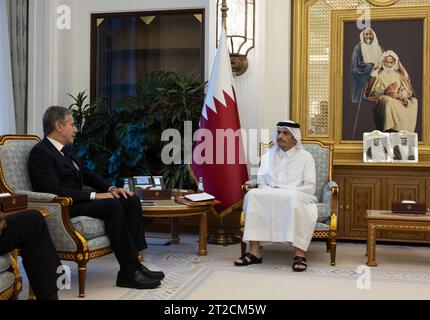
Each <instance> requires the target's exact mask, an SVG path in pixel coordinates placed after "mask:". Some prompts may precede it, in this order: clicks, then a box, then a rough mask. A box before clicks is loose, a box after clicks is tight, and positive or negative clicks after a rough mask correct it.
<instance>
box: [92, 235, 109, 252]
mask: <svg viewBox="0 0 430 320" xmlns="http://www.w3.org/2000/svg"><path fill="white" fill-rule="evenodd" d="M107 247H110V241H109V238H108V237H107V236H102V237H97V238H94V239H91V240H89V241H88V249H90V250H91V251H93V250H97V249H102V248H107Z"/></svg>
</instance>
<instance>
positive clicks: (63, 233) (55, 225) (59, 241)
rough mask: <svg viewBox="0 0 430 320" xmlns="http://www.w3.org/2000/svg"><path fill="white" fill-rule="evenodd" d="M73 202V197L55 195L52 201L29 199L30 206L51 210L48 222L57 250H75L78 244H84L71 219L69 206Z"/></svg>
mask: <svg viewBox="0 0 430 320" xmlns="http://www.w3.org/2000/svg"><path fill="white" fill-rule="evenodd" d="M34 194H37V193H34ZM45 195H49V194H45ZM46 198H48V196H46ZM72 202H73V201H72V199H71V198H63V197H57V196H55V195H54V197H53V198H52V199H51V201H50V202H46V201H29V206H33V207H40V208H44V209H47V210H49V217H48V218H47V219H46V223H47V225H48V229H49V233H50V234H51V238H52V242H53V243H54V246H55V249H56V250H57V251H66V252H70V251H72V252H75V251H76V250H77V248H78V246H81V245H82V244H81V242H82V240H81V239H79V237H78V236H77V235H76V230H75V228H74V227H73V225H72V222H71V221H70V216H69V206H70V205H71V204H72Z"/></svg>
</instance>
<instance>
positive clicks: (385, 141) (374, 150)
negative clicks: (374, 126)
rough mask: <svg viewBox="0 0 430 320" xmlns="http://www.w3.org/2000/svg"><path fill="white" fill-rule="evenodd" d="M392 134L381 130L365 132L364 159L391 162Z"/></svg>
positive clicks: (366, 160) (365, 160)
mask: <svg viewBox="0 0 430 320" xmlns="http://www.w3.org/2000/svg"><path fill="white" fill-rule="evenodd" d="M390 142H391V141H390V134H389V133H382V132H380V131H373V132H365V133H363V161H364V162H391V148H390Z"/></svg>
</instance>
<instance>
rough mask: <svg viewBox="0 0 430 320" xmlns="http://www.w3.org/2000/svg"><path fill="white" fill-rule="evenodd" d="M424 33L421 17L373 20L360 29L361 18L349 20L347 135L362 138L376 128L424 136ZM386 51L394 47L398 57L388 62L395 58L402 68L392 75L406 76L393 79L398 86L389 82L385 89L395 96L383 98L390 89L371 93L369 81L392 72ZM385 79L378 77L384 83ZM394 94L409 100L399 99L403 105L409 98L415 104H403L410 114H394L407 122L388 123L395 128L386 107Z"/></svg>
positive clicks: (344, 78) (344, 109)
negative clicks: (384, 103)
mask: <svg viewBox="0 0 430 320" xmlns="http://www.w3.org/2000/svg"><path fill="white" fill-rule="evenodd" d="M423 32H424V28H423V21H422V20H419V19H416V20H413V19H412V20H406V19H405V20H395V21H394V20H386V19H384V20H383V21H379V20H378V21H371V25H369V26H366V27H363V28H362V29H358V27H357V23H356V22H345V23H344V37H343V41H344V43H343V47H344V50H343V75H342V81H343V92H342V95H343V97H342V107H341V108H342V131H341V133H342V140H344V141H354V140H360V139H361V137H362V136H363V133H364V132H372V131H374V130H379V131H381V132H384V131H386V130H389V129H395V130H397V131H400V130H408V131H411V132H416V133H418V137H419V139H420V140H421V133H422V119H423V118H422V101H423V100H422V96H423V66H424V51H423V50H424V44H423V36H424V35H423ZM384 52H393V53H394V54H392V55H395V56H396V57H397V59H395V60H396V61H386V62H387V63H392V62H394V63H395V65H394V66H393V68H394V69H397V70H396V73H393V74H390V76H393V78H394V77H396V80H399V79H400V77H402V81H400V80H399V81H393V82H397V84H398V86H399V87H398V88H394V86H395V85H393V86H391V87H390V86H389V85H391V84H392V83H393V82H391V83H389V84H387V85H386V87H387V88H385V89H384V92H385V93H386V94H387V95H388V96H389V98H387V99H385V98H383V97H382V96H384V94H383V93H384V92H382V94H381V93H380V92H378V94H376V93H377V92H376V90H374V91H373V94H375V95H374V96H373V97H370V95H369V94H370V89H369V83H370V82H372V81H373V83H372V85H375V80H376V79H378V80H381V79H380V78H376V77H375V76H378V75H382V77H385V76H386V75H387V69H388V68H387V67H384V65H383V61H382V58H383V54H384ZM396 57H393V58H396ZM390 59H391V58H388V59H386V60H390ZM400 65H401V66H402V67H400ZM406 70H407V71H406ZM381 82H382V81H379V82H378V83H379V85H381ZM400 82H401V83H400ZM401 84H402V85H403V86H402V89H401V88H400V87H401V86H400V85H401ZM380 88H382V86H380ZM374 89H375V88H374ZM404 89H406V91H408V92H406V91H405V90H404ZM366 90H367V92H366ZM400 91H401V92H400ZM394 95H396V96H397V97H398V98H399V99H403V100H397V101H399V103H403V104H402V106H405V102H406V100H408V101H409V102H408V104H406V106H408V107H409V106H410V107H411V108H410V109H409V108H405V107H403V108H404V109H407V112H406V113H405V114H401V113H402V111H403V110H402V109H400V111H399V112H395V114H393V115H394V116H395V117H397V122H398V121H401V122H402V123H401V124H400V125H394V124H392V123H389V122H387V125H388V126H389V127H386V125H385V116H386V114H385V110H386V108H384V107H382V105H383V104H382V102H383V101H382V100H384V99H385V100H389V99H390V98H392V96H394ZM400 96H402V97H400ZM420 102H421V103H420ZM394 104H396V102H394ZM389 107H391V105H390V106H389ZM409 111H410V112H409ZM405 117H407V118H408V119H404V118H405ZM405 123H409V125H407V126H404V124H405ZM412 127H413V128H412Z"/></svg>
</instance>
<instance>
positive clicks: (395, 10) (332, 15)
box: [291, 0, 430, 164]
mask: <svg viewBox="0 0 430 320" xmlns="http://www.w3.org/2000/svg"><path fill="white" fill-rule="evenodd" d="M293 3H294V6H293V10H294V24H293V26H294V27H293V70H292V72H293V75H292V76H293V77H292V78H293V79H292V91H291V92H292V118H293V119H294V120H296V121H299V122H300V123H301V124H303V125H302V136H303V137H304V139H310V140H312V139H318V140H321V141H325V142H331V143H334V144H335V148H334V150H335V151H334V162H335V164H336V163H360V162H362V159H363V154H362V152H363V150H364V148H365V146H363V143H364V141H365V140H363V139H362V137H363V134H364V133H365V132H373V131H375V130H378V131H381V132H390V131H408V132H411V133H416V134H417V138H418V145H419V148H420V158H421V159H420V162H429V163H430V135H429V133H428V132H427V131H426V130H424V128H426V127H429V126H430V91H429V90H426V88H429V87H430V45H429V35H430V0H429V1H427V0H426V1H420V0H368V1H365V0H363V1H352V0H347V1H345V0H330V1H328V0H302V1H293Z"/></svg>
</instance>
